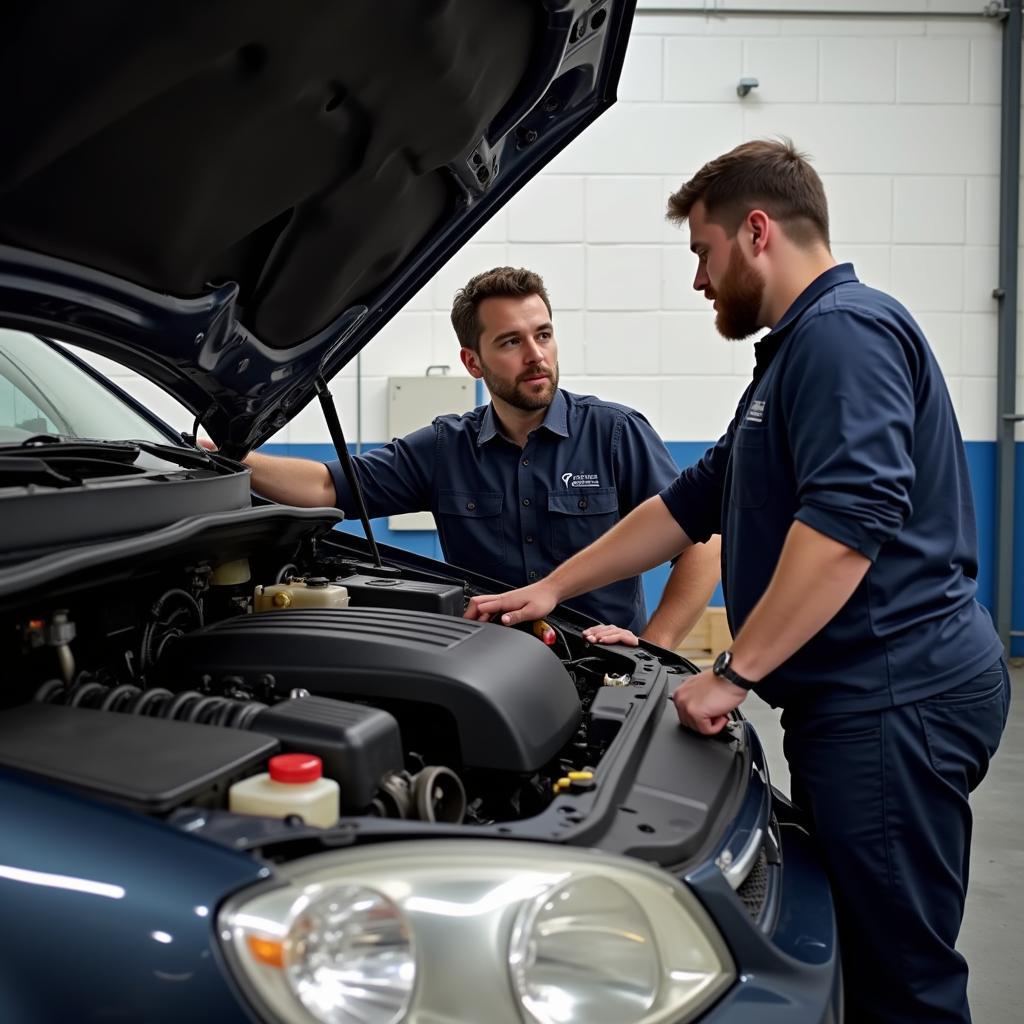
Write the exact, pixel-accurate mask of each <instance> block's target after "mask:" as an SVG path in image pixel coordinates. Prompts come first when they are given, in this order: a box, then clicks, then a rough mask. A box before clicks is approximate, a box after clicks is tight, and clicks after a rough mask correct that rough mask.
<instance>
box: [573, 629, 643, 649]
mask: <svg viewBox="0 0 1024 1024" xmlns="http://www.w3.org/2000/svg"><path fill="white" fill-rule="evenodd" d="M583 639H584V640H586V641H587V643H588V644H625V645H626V646H627V647H636V646H637V644H638V643H639V642H640V641H639V639H638V638H637V635H636V633H634V632H633V631H632V630H629V629H625V628H624V627H622V626H591V627H589V628H588V629H585V630H583Z"/></svg>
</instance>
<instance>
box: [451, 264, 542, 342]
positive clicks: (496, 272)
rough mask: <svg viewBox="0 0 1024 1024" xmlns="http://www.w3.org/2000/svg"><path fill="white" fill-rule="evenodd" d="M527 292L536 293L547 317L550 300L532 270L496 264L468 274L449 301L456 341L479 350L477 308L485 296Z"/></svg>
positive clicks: (516, 296)
mask: <svg viewBox="0 0 1024 1024" xmlns="http://www.w3.org/2000/svg"><path fill="white" fill-rule="evenodd" d="M529 295H539V296H540V297H541V299H543V300H544V305H545V306H547V308H548V316H551V302H550V300H549V299H548V293H547V291H546V290H545V288H544V280H543V278H542V277H541V276H540V274H535V273H534V272H533V271H532V270H526V269H524V268H523V267H495V268H494V269H493V270H485V271H484V272H483V273H482V274H477V275H476V277H471V278H470V279H469V282H468V283H467V284H466V286H465V287H464V288H460V289H459V290H458V291H457V292H456V293H455V299H454V301H453V302H452V327H454V328H455V334H456V336H457V337H458V339H459V344H460V345H461V346H462V347H463V348H468V349H471V350H472V351H474V352H479V351H480V332H481V331H482V330H483V328H482V327H481V326H480V321H479V320H478V319H477V315H476V311H477V310H478V309H479V308H480V303H481V302H483V301H484V299H492V298H495V297H497V298H511V299H525V298H526V297H527V296H529Z"/></svg>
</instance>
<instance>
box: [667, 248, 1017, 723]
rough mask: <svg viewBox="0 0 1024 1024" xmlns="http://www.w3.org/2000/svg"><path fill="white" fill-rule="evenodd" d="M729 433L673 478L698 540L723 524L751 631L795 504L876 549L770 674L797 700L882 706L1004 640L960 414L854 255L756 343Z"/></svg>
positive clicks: (809, 705) (778, 691)
mask: <svg viewBox="0 0 1024 1024" xmlns="http://www.w3.org/2000/svg"><path fill="white" fill-rule="evenodd" d="M755 350H756V354H757V364H756V368H755V370H754V379H753V381H752V383H751V384H750V386H749V387H748V388H747V390H746V391H745V392H744V394H743V397H742V399H741V400H740V404H739V408H738V409H737V411H736V415H735V418H734V419H733V421H732V423H731V424H730V426H729V429H728V431H727V432H726V434H725V435H724V436H723V437H722V438H721V439H720V440H719V441H718V443H717V444H716V445H715V446H714V447H712V448H710V449H709V450H708V451H707V452H706V453H705V455H704V457H703V458H702V459H701V460H700V462H698V463H697V464H696V465H693V466H691V467H689V468H688V469H686V470H684V471H683V473H682V474H681V475H680V476H679V478H678V479H677V480H676V481H675V482H674V483H673V484H672V485H671V486H669V487H668V488H666V489H665V490H664V491H663V492H662V498H663V500H664V501H665V504H666V505H667V506H668V508H669V511H670V512H671V513H672V515H673V516H674V517H675V518H676V520H677V521H678V522H679V525H680V526H681V527H682V528H683V530H685V531H686V534H687V536H689V537H690V539H691V540H693V541H703V540H707V538H708V537H709V536H710V535H711V534H712V533H719V532H720V533H721V534H722V584H723V588H724V593H725V599H726V607H727V608H728V613H729V623H730V626H731V627H732V630H733V633H734V634H735V633H736V632H737V631H738V630H739V629H740V627H742V625H743V623H744V621H745V620H746V618H747V616H748V615H749V614H750V612H751V610H752V609H753V607H754V605H755V604H756V603H757V602H758V600H759V599H760V598H761V595H762V594H763V593H764V591H765V588H766V587H767V585H768V582H769V580H770V579H771V576H772V574H773V572H774V571H775V567H776V563H777V562H778V559H779V555H780V554H781V552H782V545H783V542H784V541H785V539H786V535H787V533H788V531H789V529H790V527H791V526H792V523H793V520H799V521H800V522H803V523H806V524H807V525H808V526H810V527H812V528H813V529H815V530H817V531H818V532H819V533H823V534H825V535H826V536H828V537H831V538H832V539H833V540H836V541H839V542H840V543H842V544H845V545H846V546H847V547H850V548H853V549H854V550H856V551H859V552H861V553H862V554H863V555H865V556H866V557H867V558H869V559H870V560H871V563H872V564H871V566H870V568H869V569H868V572H867V575H866V576H865V577H864V579H863V580H862V581H861V583H860V585H859V586H858V587H857V589H856V591H855V592H854V593H853V595H852V596H851V597H850V599H849V601H847V603H846V604H845V605H844V606H843V608H842V609H841V610H840V611H839V612H838V613H837V615H836V616H835V618H834V619H832V621H831V622H829V623H828V624H827V625H826V626H825V627H824V628H823V629H822V630H821V631H820V632H819V633H818V634H817V635H816V636H814V637H813V638H812V639H811V640H810V641H809V642H808V643H807V644H805V645H804V646H803V647H802V648H801V649H800V650H799V651H797V653H796V654H794V655H793V656H792V657H791V658H789V659H788V660H787V661H786V662H784V663H783V664H782V665H781V666H780V667H779V668H778V669H776V670H775V672H773V673H771V674H770V675H769V676H767V677H766V678H765V679H764V680H762V681H761V682H760V683H759V684H758V685H757V687H756V690H757V693H759V694H760V695H761V696H762V697H764V698H765V699H766V700H767V701H769V702H770V703H771V704H774V705H783V706H784V707H786V709H787V711H788V710H789V709H790V708H792V709H794V710H797V711H799V710H801V709H805V710H808V711H812V712H815V713H831V712H840V711H868V710H876V709H880V708H883V707H886V706H892V705H898V704H905V703H909V702H911V701H915V700H919V699H921V698H924V697H928V696H932V695H934V694H937V693H941V692H943V691H945V690H947V689H949V688H951V687H953V686H956V685H957V684H958V683H961V682H964V681H966V680H968V679H970V678H971V677H972V676H974V675H977V674H978V673H979V672H981V671H982V670H983V669H985V668H987V667H988V666H989V665H991V664H992V662H994V661H995V660H996V659H997V658H998V657H999V656H1000V654H1001V653H1002V645H1001V643H1000V641H999V637H998V635H997V634H996V632H995V629H994V628H993V626H992V622H991V620H990V619H989V617H988V614H987V612H986V611H985V610H984V609H983V608H982V607H981V606H980V605H979V604H978V602H977V600H976V597H975V595H976V591H977V585H976V582H975V580H976V577H977V573H978V555H977V549H978V542H977V532H976V528H975V520H974V502H973V498H972V494H971V485H970V480H969V478H968V475H967V460H966V456H965V453H964V447H963V441H962V439H961V437H960V428H959V427H958V425H957V422H956V417H955V415H954V413H953V406H952V403H951V402H950V398H949V392H948V390H947V389H946V384H945V381H944V380H943V377H942V373H941V371H940V370H939V366H938V363H937V362H936V361H935V357H934V355H933V354H932V351H931V349H930V348H929V346H928V343H927V341H926V340H925V338H924V335H923V334H922V332H921V329H920V327H918V325H917V324H916V323H915V322H914V320H913V318H912V317H911V315H910V314H909V313H908V312H907V310H906V309H904V308H903V306H901V305H900V304H899V303H898V302H897V301H896V300H895V299H893V298H892V297H891V296H888V295H885V294H884V293H882V292H878V291H875V290H874V289H872V288H868V287H867V286H866V285H863V284H861V283H860V282H859V281H858V280H857V276H856V274H855V273H854V271H853V267H852V266H851V265H850V264H848V263H847V264H842V265H840V266H836V267H832V268H831V269H829V270H827V271H826V272H825V273H823V274H822V275H821V276H820V277H818V278H817V279H816V280H815V281H814V282H813V283H812V284H810V285H809V286H808V287H807V288H806V289H805V290H804V292H803V293H802V294H801V295H800V296H799V298H797V300H796V301H795V302H794V303H793V304H792V306H790V308H789V309H788V310H787V311H786V314H785V315H784V316H783V317H782V319H781V320H780V321H779V323H778V324H777V325H776V326H775V329H774V330H773V331H771V332H770V333H769V334H767V335H765V336H764V338H763V339H762V340H761V341H759V342H758V343H757V344H756V345H755Z"/></svg>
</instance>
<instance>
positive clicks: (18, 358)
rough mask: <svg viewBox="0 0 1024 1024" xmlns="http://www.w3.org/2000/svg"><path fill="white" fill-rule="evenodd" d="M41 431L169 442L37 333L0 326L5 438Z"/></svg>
mask: <svg viewBox="0 0 1024 1024" xmlns="http://www.w3.org/2000/svg"><path fill="white" fill-rule="evenodd" d="M38 434H59V435H61V436H64V437H82V438H90V439H96V440H102V441H156V442H159V443H162V444H168V443H169V440H168V438H167V436H166V435H165V434H163V433H161V432H160V431H159V430H158V429H157V428H156V427H154V426H153V425H152V424H151V423H150V422H149V421H148V420H146V419H143V417H141V416H140V415H139V414H138V413H136V412H135V410H134V409H132V408H131V407H130V406H128V405H125V404H124V402H122V401H121V399H120V398H118V396H117V395H116V394H114V393H113V392H112V391H108V390H107V389H106V388H105V387H103V386H102V385H101V384H99V383H98V382H97V381H95V380H93V378H92V377H90V376H89V375H88V374H87V373H86V372H85V371H84V370H82V369H80V368H79V367H78V366H76V365H75V364H74V363H72V362H71V361H70V360H69V359H67V358H66V357H64V356H63V355H61V354H60V352H57V351H56V350H54V349H53V348H51V347H50V346H49V345H47V344H46V343H45V342H43V341H41V340H40V339H39V338H37V337H35V336H34V335H31V334H24V333H23V332H21V331H11V330H5V329H3V328H0V444H19V443H21V442H22V441H25V440H27V439H28V438H30V437H34V436H36V435H38Z"/></svg>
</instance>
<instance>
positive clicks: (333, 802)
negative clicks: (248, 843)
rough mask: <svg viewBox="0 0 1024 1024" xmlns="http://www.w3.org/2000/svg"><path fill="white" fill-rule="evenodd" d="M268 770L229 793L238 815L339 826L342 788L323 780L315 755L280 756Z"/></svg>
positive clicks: (240, 784) (321, 767) (318, 760)
mask: <svg viewBox="0 0 1024 1024" xmlns="http://www.w3.org/2000/svg"><path fill="white" fill-rule="evenodd" d="M268 769H269V770H268V771H265V772H262V773H260V774H259V775H254V776H252V778H249V779H243V780H242V781H241V782H236V783H235V784H234V785H233V786H231V788H230V789H229V790H228V807H229V808H230V809H231V810H232V811H234V812H235V813H236V814H261V815H265V816H266V817H268V818H287V817H290V816H291V815H296V816H298V817H300V818H301V819H302V820H303V821H304V822H305V823H306V824H307V825H317V826H319V827H320V828H330V827H331V826H332V825H336V824H337V823H338V807H339V786H338V783H337V782H335V781H334V779H325V778H324V777H323V762H321V760H320V758H319V757H317V756H316V755H315V754H278V755H277V756H276V757H272V758H271V759H270V762H269V764H268Z"/></svg>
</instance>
